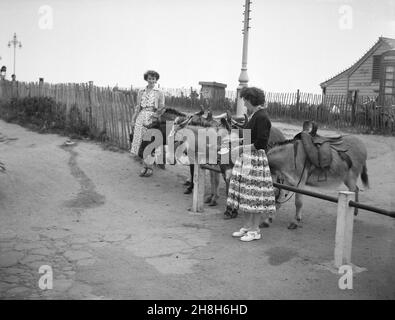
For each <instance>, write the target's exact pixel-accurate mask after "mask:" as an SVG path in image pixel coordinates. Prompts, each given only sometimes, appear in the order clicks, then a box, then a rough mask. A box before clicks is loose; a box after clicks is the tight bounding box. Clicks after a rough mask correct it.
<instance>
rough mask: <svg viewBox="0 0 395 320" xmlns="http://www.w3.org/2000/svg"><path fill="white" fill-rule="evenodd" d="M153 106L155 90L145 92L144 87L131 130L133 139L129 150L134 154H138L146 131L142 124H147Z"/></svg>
mask: <svg viewBox="0 0 395 320" xmlns="http://www.w3.org/2000/svg"><path fill="white" fill-rule="evenodd" d="M154 108H155V91H154V90H151V91H149V92H147V90H146V89H145V90H144V92H143V94H142V96H141V102H140V112H139V114H138V116H137V118H136V124H135V127H134V132H133V141H132V147H131V149H130V152H131V153H132V154H134V155H136V156H137V155H139V150H140V146H141V143H142V141H143V137H144V134H145V133H146V132H147V130H148V129H147V128H146V127H145V126H144V124H148V123H149V121H150V119H151V117H152V115H153V114H154Z"/></svg>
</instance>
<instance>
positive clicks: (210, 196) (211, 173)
mask: <svg viewBox="0 0 395 320" xmlns="http://www.w3.org/2000/svg"><path fill="white" fill-rule="evenodd" d="M213 174H214V172H213V171H211V170H210V194H209V195H207V196H206V199H205V200H204V203H210V205H211V201H212V199H213V197H214V192H213V191H214V178H213Z"/></svg>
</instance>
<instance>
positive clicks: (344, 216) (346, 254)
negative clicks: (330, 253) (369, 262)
mask: <svg viewBox="0 0 395 320" xmlns="http://www.w3.org/2000/svg"><path fill="white" fill-rule="evenodd" d="M354 199H355V193H354V192H350V191H340V192H339V200H338V203H337V221H336V240H335V267H336V268H339V267H340V266H342V265H346V264H347V265H350V264H351V249H352V236H353V225H354V209H353V208H352V207H350V206H349V205H348V204H349V201H350V200H354Z"/></svg>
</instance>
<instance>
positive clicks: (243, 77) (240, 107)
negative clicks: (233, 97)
mask: <svg viewBox="0 0 395 320" xmlns="http://www.w3.org/2000/svg"><path fill="white" fill-rule="evenodd" d="M250 5H251V1H250V0H245V4H244V21H243V23H244V28H243V57H242V62H241V72H240V76H239V86H238V87H237V111H236V114H237V116H242V115H243V114H244V110H245V106H244V102H243V99H241V98H240V90H241V89H243V88H244V87H247V86H248V81H249V78H248V74H247V58H248V30H249V29H250V20H251V19H250V12H251V10H250Z"/></svg>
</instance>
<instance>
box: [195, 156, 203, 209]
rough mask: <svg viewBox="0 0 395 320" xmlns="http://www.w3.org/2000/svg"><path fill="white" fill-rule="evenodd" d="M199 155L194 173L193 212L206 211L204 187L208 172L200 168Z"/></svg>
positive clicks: (196, 158)
mask: <svg viewBox="0 0 395 320" xmlns="http://www.w3.org/2000/svg"><path fill="white" fill-rule="evenodd" d="M199 160H200V156H199V154H198V155H197V156H196V157H195V163H194V172H193V202H192V212H195V213H197V212H203V211H204V205H203V203H204V186H205V175H206V170H204V169H203V168H202V167H201V166H200V163H199V162H200V161H199Z"/></svg>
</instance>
